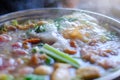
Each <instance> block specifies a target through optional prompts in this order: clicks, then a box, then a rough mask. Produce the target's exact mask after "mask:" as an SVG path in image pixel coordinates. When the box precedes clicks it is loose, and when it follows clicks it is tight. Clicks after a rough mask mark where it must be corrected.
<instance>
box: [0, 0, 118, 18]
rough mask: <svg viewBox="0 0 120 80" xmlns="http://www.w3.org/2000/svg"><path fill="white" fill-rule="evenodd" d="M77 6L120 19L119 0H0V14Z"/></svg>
mask: <svg viewBox="0 0 120 80" xmlns="http://www.w3.org/2000/svg"><path fill="white" fill-rule="evenodd" d="M52 7H56V8H77V9H84V10H90V11H94V12H98V13H102V14H105V15H108V16H111V17H113V18H116V19H119V20H120V0H0V15H4V14H7V13H10V12H15V11H20V10H26V9H35V8H52Z"/></svg>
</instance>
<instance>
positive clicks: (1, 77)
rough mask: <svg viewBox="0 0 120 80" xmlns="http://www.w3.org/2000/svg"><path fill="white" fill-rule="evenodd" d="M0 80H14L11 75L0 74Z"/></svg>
mask: <svg viewBox="0 0 120 80" xmlns="http://www.w3.org/2000/svg"><path fill="white" fill-rule="evenodd" d="M0 80H14V77H13V76H12V75H7V74H0Z"/></svg>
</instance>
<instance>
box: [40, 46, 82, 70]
mask: <svg viewBox="0 0 120 80" xmlns="http://www.w3.org/2000/svg"><path fill="white" fill-rule="evenodd" d="M40 51H42V52H45V53H46V54H48V55H50V56H52V57H54V58H56V59H58V60H59V61H63V62H66V63H69V64H71V65H72V66H74V67H76V68H79V66H80V65H79V63H78V62H77V61H76V60H74V59H73V58H72V57H70V55H68V54H66V53H64V52H61V51H59V50H57V49H55V48H53V47H52V46H49V45H48V44H45V45H44V46H43V48H41V49H40Z"/></svg>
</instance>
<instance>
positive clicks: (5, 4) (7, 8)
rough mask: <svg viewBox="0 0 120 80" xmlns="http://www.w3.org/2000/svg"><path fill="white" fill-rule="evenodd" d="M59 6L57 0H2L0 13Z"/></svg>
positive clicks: (0, 1)
mask: <svg viewBox="0 0 120 80" xmlns="http://www.w3.org/2000/svg"><path fill="white" fill-rule="evenodd" d="M47 7H57V1H56V0H0V15H2V14H6V13H10V12H15V11H19V10H25V9H34V8H47Z"/></svg>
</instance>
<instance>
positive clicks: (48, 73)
mask: <svg viewBox="0 0 120 80" xmlns="http://www.w3.org/2000/svg"><path fill="white" fill-rule="evenodd" d="M119 57H120V38H119V37H118V34H117V33H116V32H114V31H111V30H110V29H107V28H106V27H104V24H100V23H99V21H98V20H97V19H95V18H93V17H91V16H89V15H87V14H84V13H73V14H71V15H65V16H61V17H58V18H56V19H33V20H27V21H22V22H21V21H17V20H12V21H9V22H6V23H4V25H1V27H0V80H93V79H96V78H99V77H103V76H105V75H109V73H110V72H111V71H112V70H114V69H116V68H117V67H119V65H120V59H119Z"/></svg>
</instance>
